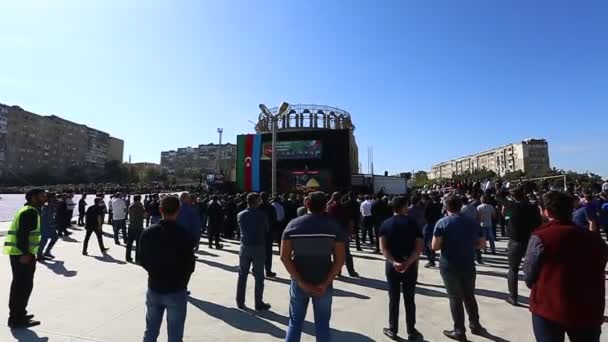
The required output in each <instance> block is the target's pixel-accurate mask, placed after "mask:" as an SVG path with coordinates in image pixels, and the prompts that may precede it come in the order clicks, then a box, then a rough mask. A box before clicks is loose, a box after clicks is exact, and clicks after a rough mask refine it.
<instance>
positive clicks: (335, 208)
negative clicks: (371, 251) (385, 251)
mask: <svg viewBox="0 0 608 342" xmlns="http://www.w3.org/2000/svg"><path fill="white" fill-rule="evenodd" d="M326 210H327V216H329V217H330V218H332V219H334V221H335V222H336V223H337V224H338V225H339V226H340V228H342V232H343V234H344V238H345V239H346V241H345V245H346V246H345V252H346V254H345V256H346V259H345V260H346V270H347V271H348V275H349V276H351V277H354V278H358V277H359V273H357V272H356V271H355V262H354V260H353V256H352V254H351V253H350V237H351V236H352V234H353V230H354V229H353V221H352V220H351V215H350V213H349V212H348V209H347V208H346V207H345V206H344V205H343V204H342V194H341V193H339V192H334V193H333V195H332V196H331V199H330V200H329V202H327V209H326Z"/></svg>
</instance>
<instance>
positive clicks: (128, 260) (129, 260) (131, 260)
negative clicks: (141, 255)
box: [125, 258, 133, 262]
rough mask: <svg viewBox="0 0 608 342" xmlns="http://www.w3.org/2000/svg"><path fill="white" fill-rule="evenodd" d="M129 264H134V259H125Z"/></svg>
mask: <svg viewBox="0 0 608 342" xmlns="http://www.w3.org/2000/svg"><path fill="white" fill-rule="evenodd" d="M125 260H126V261H127V262H133V258H126V259H125Z"/></svg>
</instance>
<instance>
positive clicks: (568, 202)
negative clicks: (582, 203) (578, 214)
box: [543, 190, 574, 221]
mask: <svg viewBox="0 0 608 342" xmlns="http://www.w3.org/2000/svg"><path fill="white" fill-rule="evenodd" d="M543 204H544V206H545V209H546V210H547V211H548V212H549V214H550V215H551V217H553V218H554V219H556V220H560V221H570V220H571V218H572V211H573V210H574V201H573V198H572V197H571V196H570V195H568V194H567V193H565V192H561V191H556V190H552V191H549V192H547V193H546V194H545V195H544V196H543Z"/></svg>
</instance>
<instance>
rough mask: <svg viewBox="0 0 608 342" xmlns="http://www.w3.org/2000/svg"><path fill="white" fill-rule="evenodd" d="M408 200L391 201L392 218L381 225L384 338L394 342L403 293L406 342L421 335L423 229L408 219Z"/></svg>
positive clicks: (397, 198)
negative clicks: (418, 290) (385, 289)
mask: <svg viewBox="0 0 608 342" xmlns="http://www.w3.org/2000/svg"><path fill="white" fill-rule="evenodd" d="M408 204H409V203H408V199H407V198H405V197H395V198H394V199H393V201H392V207H393V212H394V215H393V217H391V218H389V219H387V220H385V221H384V223H382V225H381V226H380V231H379V237H380V248H381V251H382V254H383V255H384V258H385V259H386V280H387V281H388V296H389V309H388V310H389V318H388V319H389V327H388V328H384V330H383V332H384V335H386V336H388V337H389V338H391V339H393V340H397V339H398V337H397V334H398V332H399V301H400V292H401V291H403V300H404V302H405V321H406V325H407V334H408V341H421V340H422V339H423V336H422V334H421V333H420V332H419V331H418V330H416V327H415V326H416V304H415V302H414V296H415V294H416V280H417V279H418V259H419V258H420V254H421V253H422V250H423V248H424V236H423V235H422V227H420V226H419V225H418V224H417V223H416V220H414V219H413V218H410V217H408V216H407V210H408Z"/></svg>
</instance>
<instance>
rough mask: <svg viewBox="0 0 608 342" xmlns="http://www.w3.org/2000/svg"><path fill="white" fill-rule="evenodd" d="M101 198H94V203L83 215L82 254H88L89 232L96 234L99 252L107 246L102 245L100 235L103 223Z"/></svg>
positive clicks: (103, 251)
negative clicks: (84, 231) (84, 232)
mask: <svg viewBox="0 0 608 342" xmlns="http://www.w3.org/2000/svg"><path fill="white" fill-rule="evenodd" d="M102 203H103V199H101V198H100V197H97V198H95V204H94V205H92V206H90V207H89V208H88V209H87V213H86V215H85V226H84V229H85V230H86V234H85V236H84V242H83V244H82V255H89V254H88V252H87V249H88V247H89V239H90V238H91V234H93V233H95V235H96V236H97V243H98V244H99V250H100V251H101V253H105V252H106V251H107V250H108V249H109V248H105V247H104V245H103V236H102V228H101V227H102V225H103V205H102Z"/></svg>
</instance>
